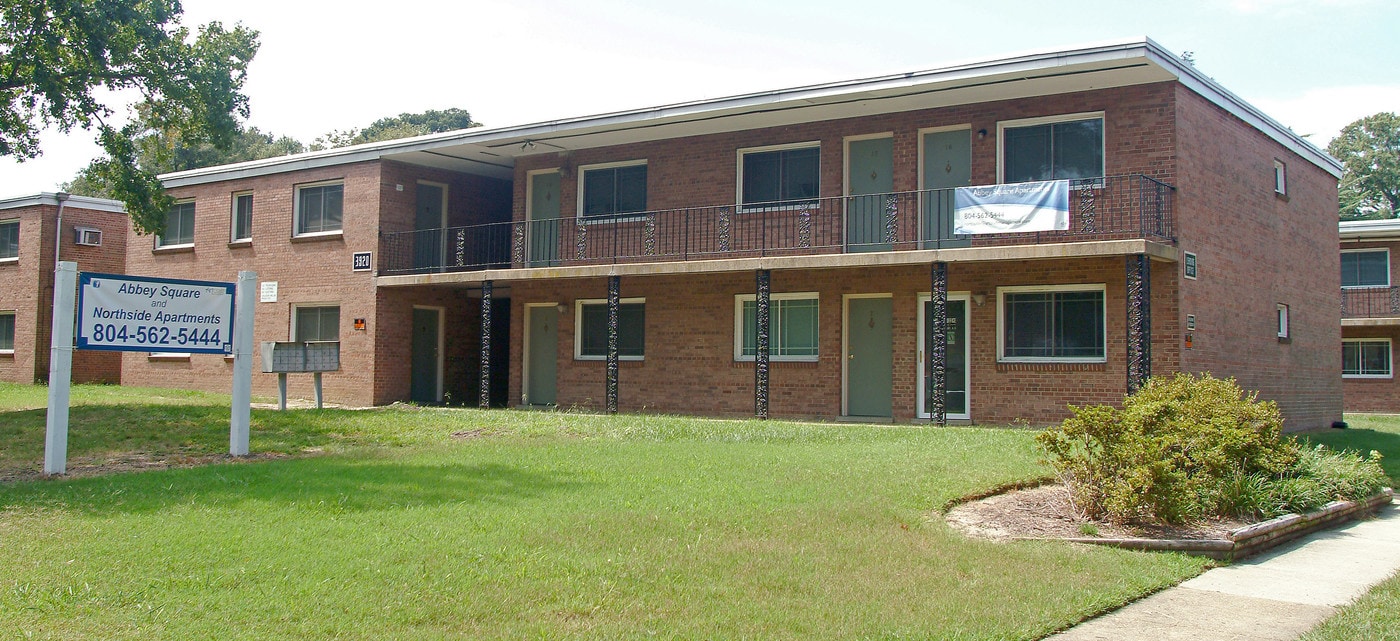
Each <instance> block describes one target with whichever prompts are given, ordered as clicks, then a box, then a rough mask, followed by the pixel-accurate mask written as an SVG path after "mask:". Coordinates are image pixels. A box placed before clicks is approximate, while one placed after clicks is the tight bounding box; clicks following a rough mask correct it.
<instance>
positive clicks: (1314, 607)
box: [1047, 504, 1400, 641]
mask: <svg viewBox="0 0 1400 641" xmlns="http://www.w3.org/2000/svg"><path fill="white" fill-rule="evenodd" d="M1396 571H1400V507H1397V506H1396V505H1395V504H1391V505H1387V506H1385V507H1382V508H1381V509H1380V511H1379V512H1377V513H1376V517H1375V518H1371V519H1365V520H1361V521H1354V522H1351V523H1348V524H1346V525H1343V526H1341V527H1338V528H1334V529H1331V530H1327V531H1325V532H1320V533H1317V534H1313V535H1311V536H1308V537H1305V538H1303V539H1300V540H1298V541H1294V542H1292V543H1287V544H1284V545H1283V546H1280V547H1277V548H1274V549H1273V550H1270V551H1268V552H1264V553H1263V554H1259V555H1257V556H1254V557H1250V558H1248V559H1245V560H1243V561H1239V562H1236V563H1234V564H1232V565H1229V566H1227V567H1221V568H1215V569H1212V570H1208V571H1206V572H1205V573H1204V574H1202V575H1200V576H1198V577H1196V578H1194V579H1191V580H1190V581H1186V582H1185V583H1182V584H1181V585H1178V586H1176V587H1174V588H1168V589H1166V590H1163V591H1161V592H1158V593H1157V594H1154V595H1152V596H1150V597H1147V598H1145V599H1143V600H1141V601H1137V602H1135V603H1131V604H1129V605H1127V606H1125V607H1123V608H1121V609H1119V610H1116V611H1114V612H1110V613H1108V614H1105V615H1103V616H1101V617H1098V618H1097V619H1092V620H1089V621H1085V622H1084V623H1082V624H1080V625H1078V626H1075V627H1073V628H1071V629H1069V630H1066V631H1065V632H1062V633H1060V634H1057V635H1054V636H1051V637H1049V638H1048V640H1047V641H1109V640H1112V641H1176V640H1182V641H1185V640H1187V639H1190V640H1193V641H1291V640H1292V639H1296V638H1298V637H1299V636H1300V635H1302V634H1303V633H1304V632H1307V631H1308V630H1310V629H1312V627H1313V626H1315V625H1317V624H1318V623H1321V622H1322V620H1323V619H1326V618H1327V617H1329V616H1331V615H1332V614H1333V613H1334V612H1336V610H1337V608H1338V607H1341V606H1343V605H1346V604H1348V603H1351V602H1352V601H1354V600H1355V599H1356V598H1357V597H1359V596H1361V595H1362V594H1365V593H1366V591H1367V590H1369V589H1370V588H1371V586H1374V585H1375V584H1377V583H1380V582H1381V581H1383V580H1385V579H1386V578H1387V577H1389V576H1390V575H1392V574H1394V573H1395V572H1396Z"/></svg>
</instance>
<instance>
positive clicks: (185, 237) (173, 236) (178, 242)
mask: <svg viewBox="0 0 1400 641" xmlns="http://www.w3.org/2000/svg"><path fill="white" fill-rule="evenodd" d="M193 244H194V201H193V200H187V201H185V202H180V203H175V206H173V207H171V208H170V211H168V212H166V214H165V230H164V231H162V232H161V233H160V234H159V235H158V236H156V247H180V246H187V245H193Z"/></svg>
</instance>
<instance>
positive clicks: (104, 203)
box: [0, 191, 126, 214]
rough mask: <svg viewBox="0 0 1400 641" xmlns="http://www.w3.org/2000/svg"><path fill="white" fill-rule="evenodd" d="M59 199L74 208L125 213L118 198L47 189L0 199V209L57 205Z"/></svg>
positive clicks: (123, 205) (124, 207)
mask: <svg viewBox="0 0 1400 641" xmlns="http://www.w3.org/2000/svg"><path fill="white" fill-rule="evenodd" d="M60 201H62V202H64V203H67V204H66V205H65V206H66V207H73V208H75V209H90V210H93V211H109V212H112V213H115V214H125V213H126V205H125V204H123V203H122V201H120V200H109V199H107V198H92V197H89V196H74V195H71V194H56V193H52V192H47V191H45V192H40V193H37V194H33V195H30V196H19V197H17V198H6V199H4V200H0V210H5V209H19V208H20V207H34V206H38V205H53V206H55V207H57V206H58V203H59V202H60Z"/></svg>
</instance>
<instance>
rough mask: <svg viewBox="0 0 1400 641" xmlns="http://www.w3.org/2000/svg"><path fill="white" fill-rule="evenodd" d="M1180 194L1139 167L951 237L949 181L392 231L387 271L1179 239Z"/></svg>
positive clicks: (383, 251) (385, 248)
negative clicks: (1059, 223) (1005, 227)
mask: <svg viewBox="0 0 1400 641" xmlns="http://www.w3.org/2000/svg"><path fill="white" fill-rule="evenodd" d="M1173 192H1174V188H1173V187H1171V186H1170V185H1167V184H1165V183H1162V182H1159V181H1157V180H1154V179H1152V178H1149V177H1147V176H1141V175H1130V176H1110V177H1105V178H1094V179H1089V180H1082V181H1075V183H1074V184H1072V185H1071V191H1070V203H1069V205H1070V228H1069V229H1068V230H1064V231H1050V232H1035V233H1014V234H987V235H977V236H967V235H957V234H953V233H952V229H953V225H952V203H953V190H951V189H942V190H927V191H912V192H899V193H890V194H867V195H859V196H840V197H834V198H818V199H813V200H810V201H804V202H798V203H775V204H771V205H768V206H753V205H748V206H735V205H718V206H711V207H688V208H683V209H667V210H657V211H648V212H642V213H637V214H628V215H625V216H619V217H608V218H558V219H551V220H532V221H512V222H504V223H491V224H485V225H472V226H467V227H449V228H447V229H429V230H421V231H406V232H386V233H383V234H381V236H382V238H381V248H380V255H381V256H382V260H381V261H380V274H383V275H392V274H412V273H433V272H455V271H471V270H481V269H493V268H499V269H504V268H523V267H552V266H568V265H594V264H607V263H628V262H660V261H687V260H707V259H718V258H750V257H758V256H797V255H815V254H841V253H853V252H871V251H907V250H913V249H938V248H955V247H997V246H1004V245H1030V244H1039V243H1067V242H1088V241H1100V240H1121V239H1133V238H1146V239H1150V240H1157V241H1163V242H1174V241H1175V229H1174V226H1173V223H1174V221H1173V216H1172V196H1173Z"/></svg>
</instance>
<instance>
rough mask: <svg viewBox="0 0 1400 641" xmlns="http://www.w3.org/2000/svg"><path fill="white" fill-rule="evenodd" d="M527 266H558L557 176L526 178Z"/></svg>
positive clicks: (553, 172)
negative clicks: (527, 195)
mask: <svg viewBox="0 0 1400 641" xmlns="http://www.w3.org/2000/svg"><path fill="white" fill-rule="evenodd" d="M529 219H530V223H529V224H530V229H529V236H530V256H529V261H530V266H531V267H548V266H551V265H558V264H559V234H560V231H561V230H560V228H559V227H560V224H559V172H557V171H551V172H548V173H540V174H530V216H529Z"/></svg>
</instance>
